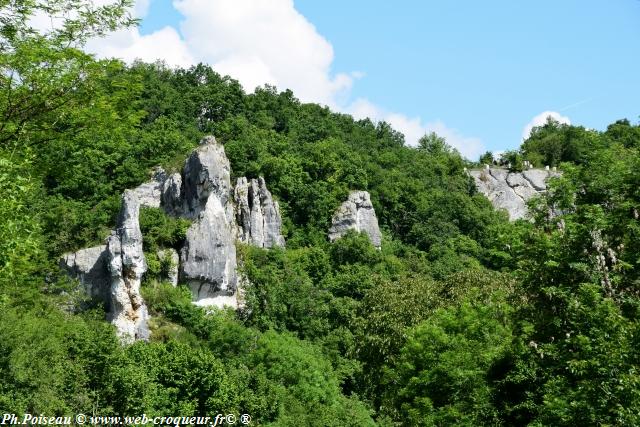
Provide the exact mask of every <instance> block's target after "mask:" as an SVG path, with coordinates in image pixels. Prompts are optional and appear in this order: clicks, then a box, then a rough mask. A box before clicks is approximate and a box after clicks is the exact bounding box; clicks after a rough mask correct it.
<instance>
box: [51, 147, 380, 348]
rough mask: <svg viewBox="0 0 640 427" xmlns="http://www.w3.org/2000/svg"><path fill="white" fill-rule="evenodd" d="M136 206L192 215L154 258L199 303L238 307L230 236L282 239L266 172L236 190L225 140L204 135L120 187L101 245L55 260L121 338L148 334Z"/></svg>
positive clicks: (266, 243)
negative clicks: (175, 159) (182, 155)
mask: <svg viewBox="0 0 640 427" xmlns="http://www.w3.org/2000/svg"><path fill="white" fill-rule="evenodd" d="M236 204H237V206H236ZM140 206H149V207H160V208H162V209H163V210H164V211H165V212H166V213H167V214H168V215H172V216H175V217H182V218H188V219H190V220H192V221H193V223H192V224H191V226H190V227H189V229H188V230H187V233H186V239H185V242H184V245H183V246H182V247H181V248H180V253H179V255H178V253H177V252H176V251H175V250H174V249H163V250H162V251H160V252H159V253H158V257H160V258H161V259H166V257H170V259H171V262H172V265H173V264H174V263H175V269H174V270H172V271H170V272H169V277H167V279H168V281H169V282H170V283H171V284H172V285H174V286H175V285H176V284H177V282H178V280H179V281H180V282H182V283H185V284H186V285H187V286H189V288H190V289H191V292H192V294H193V301H194V303H196V304H198V305H214V306H218V307H222V306H231V307H234V308H237V307H238V306H239V305H240V304H241V301H238V294H241V292H239V289H238V287H239V279H238V273H237V264H238V262H237V259H236V246H235V244H236V240H240V241H242V242H245V243H248V244H252V245H255V246H258V247H261V248H271V247H274V246H284V244H285V241H284V237H283V236H282V232H281V226H282V219H281V217H280V210H279V207H278V203H277V201H275V200H274V199H273V197H272V196H271V193H270V192H269V190H268V189H267V186H266V183H265V182H264V179H262V178H258V179H251V180H247V179H246V178H239V179H238V184H237V185H236V188H235V190H234V188H233V187H232V185H231V168H230V165H229V160H228V159H227V156H226V154H225V152H224V147H223V146H222V145H221V144H219V143H218V142H217V141H216V139H215V138H214V137H212V136H209V137H205V138H203V140H202V141H201V142H200V145H199V146H198V148H197V149H196V150H194V152H193V153H192V154H191V155H190V156H189V158H188V159H187V160H186V162H185V166H184V169H183V171H182V174H180V173H173V174H171V175H167V173H166V172H165V171H164V170H163V169H162V168H156V169H155V170H154V173H153V177H152V179H151V180H150V181H149V182H146V183H144V184H142V185H139V186H138V187H136V188H135V189H133V190H127V191H125V193H124V195H123V201H122V209H121V212H120V216H119V219H118V223H117V228H116V230H114V231H113V232H112V234H111V236H110V237H109V238H108V239H107V244H106V246H97V247H94V248H88V249H82V250H80V251H78V252H76V253H74V254H67V255H65V256H64V257H63V259H62V260H61V266H62V267H63V268H65V269H66V270H67V271H68V272H69V274H70V275H71V276H73V277H76V278H78V279H79V280H80V282H81V283H82V284H83V285H84V286H85V288H86V289H87V292H88V293H89V294H90V295H91V296H94V297H95V298H98V299H100V300H103V301H104V302H105V305H106V307H107V308H108V311H109V312H108V318H109V319H110V320H111V321H112V322H113V323H114V324H115V325H116V327H117V329H118V333H119V335H120V336H121V337H122V338H123V340H124V341H130V340H132V339H146V338H147V337H148V335H149V331H148V329H147V319H148V314H147V309H146V306H145V304H144V301H143V300H142V297H141V296H140V282H141V279H142V276H143V274H144V273H145V271H146V269H147V266H146V262H145V258H144V254H143V252H142V234H141V232H140V226H139V218H138V217H139V208H140ZM374 217H375V214H374ZM376 227H377V223H376ZM378 241H379V239H378Z"/></svg>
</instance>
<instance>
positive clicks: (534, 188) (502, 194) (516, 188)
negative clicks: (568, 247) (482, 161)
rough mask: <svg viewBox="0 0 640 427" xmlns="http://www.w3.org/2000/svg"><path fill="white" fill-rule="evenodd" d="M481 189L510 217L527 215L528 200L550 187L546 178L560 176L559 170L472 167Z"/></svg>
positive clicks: (470, 172) (495, 205) (472, 172)
mask: <svg viewBox="0 0 640 427" xmlns="http://www.w3.org/2000/svg"><path fill="white" fill-rule="evenodd" d="M469 175H471V177H472V178H473V180H474V182H475V184H476V187H478V191H479V192H480V193H482V194H484V195H485V196H486V197H487V198H488V199H489V200H490V201H491V203H492V204H493V206H494V207H495V208H496V209H504V210H506V211H507V213H508V214H509V219H511V220H512V221H515V220H517V219H525V218H527V216H528V210H527V202H528V201H529V200H530V199H532V198H533V197H536V196H538V195H540V194H542V193H544V192H545V191H546V190H547V184H546V180H547V179H548V178H549V177H551V176H557V175H558V174H557V172H551V171H547V170H542V169H529V170H525V171H524V172H509V171H508V170H506V169H500V168H491V169H482V170H471V171H469Z"/></svg>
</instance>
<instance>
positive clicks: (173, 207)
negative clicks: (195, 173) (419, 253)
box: [161, 172, 182, 216]
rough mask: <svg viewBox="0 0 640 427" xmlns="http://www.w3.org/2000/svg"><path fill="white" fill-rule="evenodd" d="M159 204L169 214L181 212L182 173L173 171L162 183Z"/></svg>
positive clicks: (175, 214) (176, 214) (177, 214)
mask: <svg viewBox="0 0 640 427" xmlns="http://www.w3.org/2000/svg"><path fill="white" fill-rule="evenodd" d="M161 205H162V207H163V208H164V210H165V212H167V213H168V214H169V215H174V216H179V215H180V213H181V212H182V175H180V174H179V173H177V172H176V173H174V174H171V176H169V177H168V178H167V179H166V180H165V181H164V183H163V184H162V195H161Z"/></svg>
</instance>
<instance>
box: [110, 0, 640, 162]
mask: <svg viewBox="0 0 640 427" xmlns="http://www.w3.org/2000/svg"><path fill="white" fill-rule="evenodd" d="M148 1H150V3H149V4H147V2H148ZM139 3H144V4H142V6H145V7H143V8H142V9H145V11H144V12H142V13H140V16H141V17H142V24H141V27H140V29H139V34H138V35H136V37H137V38H135V39H134V41H132V42H131V43H138V42H140V43H142V42H143V41H145V40H147V39H148V40H147V43H148V46H155V47H157V46H166V51H167V52H174V57H176V58H177V57H179V58H180V59H176V60H175V62H176V63H177V64H178V65H188V63H190V62H196V61H201V60H204V61H205V62H209V63H211V64H212V65H213V66H214V68H216V69H220V70H221V72H223V73H224V72H228V73H229V74H231V76H232V77H235V78H238V79H239V80H240V81H241V82H242V83H243V85H244V86H245V89H247V90H249V91H251V90H252V88H253V87H255V86H254V85H257V84H261V83H259V82H260V81H261V79H264V80H268V81H269V82H270V83H272V84H276V85H277V86H278V87H279V88H280V89H284V88H286V87H292V89H293V90H294V92H296V93H299V94H300V95H301V99H303V100H304V101H316V102H321V103H324V104H327V105H330V106H331V107H332V108H335V109H337V110H341V111H344V112H349V113H353V114H354V115H355V116H358V117H360V116H363V115H372V116H374V118H375V119H385V120H389V121H391V122H392V124H394V125H397V127H398V128H400V130H402V131H405V132H406V134H407V136H408V138H407V139H408V140H410V141H409V142H412V141H411V140H412V139H413V140H415V139H416V138H417V137H418V136H419V134H421V133H423V132H425V131H431V130H435V131H436V132H439V133H442V134H444V136H446V137H447V138H448V139H449V140H450V142H452V144H453V145H455V146H457V147H458V148H459V149H460V150H461V151H462V152H463V153H464V154H466V155H467V156H469V157H474V156H477V154H478V153H479V152H480V151H483V150H485V149H489V150H493V151H499V150H505V149H511V148H515V147H517V146H518V145H519V144H520V142H521V140H522V136H523V129H524V128H525V126H526V125H527V124H529V123H530V122H531V121H532V120H533V119H534V117H536V116H540V115H541V113H543V112H553V113H555V114H556V115H557V117H559V118H560V119H561V120H570V122H571V123H572V124H577V125H583V126H586V127H590V128H596V129H604V128H606V126H607V124H609V123H611V122H613V121H615V120H617V119H620V118H625V117H626V118H628V119H629V120H631V121H632V122H634V123H637V122H638V121H639V120H640V118H639V116H640V1H638V0H614V1H602V0H555V1H550V0H536V1H513V0H488V1H484V2H478V1H471V0H467V1H463V0H459V1H450V0H449V1H445V0H441V1H396V2H390V1H383V0H368V1H364V0H351V1H348V2H347V1H337V0H324V1H317V0H296V1H295V2H293V3H291V1H290V0H267V1H265V0H242V1H241V0H236V1H231V0H175V1H171V0H146V1H142V0H139ZM214 3H215V4H214ZM198 15H202V17H201V19H200V20H199V16H198ZM205 17H208V18H207V19H208V21H207V20H205ZM208 22H209V23H210V24H208ZM287 26H290V27H291V31H290V32H288V30H283V28H282V27H287ZM236 27H237V28H236ZM160 33H162V34H160ZM271 35H273V40H272V43H271V45H270V46H269V45H268V43H267V42H266V41H265V39H267V40H269V38H270V37H271ZM156 36H157V38H154V37H156ZM158 40H164V41H158ZM174 45H175V47H172V46H174ZM254 45H255V46H256V48H255V52H253V51H252V46H254ZM279 47H281V48H282V49H278V48H279ZM296 49H299V50H296ZM98 50H100V49H98ZM150 50H152V51H153V52H156V49H155V48H153V49H149V48H147V49H136V48H134V47H131V48H130V51H128V52H129V54H128V55H129V56H130V55H133V54H134V53H132V52H138V53H140V52H143V53H142V54H140V56H143V59H148V58H144V56H145V55H152V54H153V53H152V52H149V51H150ZM236 50H237V51H238V52H241V53H242V54H241V55H236V54H235V53H236V52H235V51H236ZM107 51H108V52H110V53H111V54H112V55H114V56H115V55H117V52H118V51H117V50H113V49H111V50H107ZM162 51H163V49H157V55H158V56H162V55H165V53H164V52H162ZM316 53H317V55H316ZM166 55H168V57H167V58H165V59H166V60H168V62H172V59H171V57H170V56H171V55H170V54H169V53H167V54H166ZM122 56H123V57H127V55H126V54H123V55H122ZM287 67H290V68H291V69H293V70H295V71H296V73H288V72H287ZM234 74H235V75H234ZM307 74H308V79H306V80H308V82H305V81H304V80H301V79H299V78H298V77H299V75H307ZM305 85H306V86H305ZM252 86H253V87H252ZM543 119H544V116H541V117H538V121H537V122H536V123H538V122H539V121H540V120H543ZM413 142H415V141H413Z"/></svg>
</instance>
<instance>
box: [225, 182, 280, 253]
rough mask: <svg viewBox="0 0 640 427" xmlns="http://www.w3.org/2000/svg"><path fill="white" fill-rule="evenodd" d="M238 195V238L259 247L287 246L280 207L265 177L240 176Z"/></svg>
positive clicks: (235, 197) (237, 187)
mask: <svg viewBox="0 0 640 427" xmlns="http://www.w3.org/2000/svg"><path fill="white" fill-rule="evenodd" d="M234 199H235V202H236V222H237V224H238V239H239V240H240V241H241V242H243V243H248V244H251V245H254V246H257V247H259V248H272V247H274V246H284V244H285V242H284V237H283V236H282V234H281V228H282V218H281V217H280V207H279V206H278V202H277V201H276V200H274V199H273V197H272V196H271V192H269V190H268V189H267V185H266V183H265V182H264V178H262V177H259V178H258V179H251V180H247V178H245V177H241V178H238V182H237V183H236V187H235V192H234Z"/></svg>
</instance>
